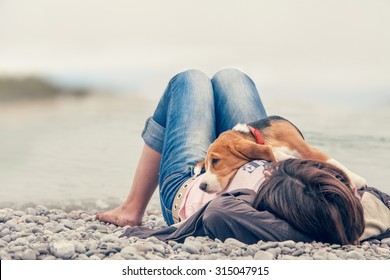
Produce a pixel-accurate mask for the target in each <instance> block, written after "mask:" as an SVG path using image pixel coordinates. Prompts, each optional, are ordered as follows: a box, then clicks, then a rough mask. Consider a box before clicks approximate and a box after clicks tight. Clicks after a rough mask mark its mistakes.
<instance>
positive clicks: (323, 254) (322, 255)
mask: <svg viewBox="0 0 390 280" xmlns="http://www.w3.org/2000/svg"><path fill="white" fill-rule="evenodd" d="M327 254H328V252H327V251H324V250H320V251H317V252H315V253H314V254H313V259H314V260H326V259H327Z"/></svg>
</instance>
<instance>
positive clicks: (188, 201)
mask: <svg viewBox="0 0 390 280" xmlns="http://www.w3.org/2000/svg"><path fill="white" fill-rule="evenodd" d="M268 164H269V162H268V161H265V160H254V161H251V162H249V163H247V164H245V165H243V166H242V167H241V168H240V169H239V170H238V171H237V173H236V175H235V176H234V178H233V180H232V181H231V182H230V184H229V185H228V187H227V188H226V189H225V190H224V191H223V193H225V192H230V191H233V190H237V189H243V188H246V189H252V190H254V191H256V192H257V190H258V189H259V187H260V185H261V184H262V183H263V181H264V179H265V176H264V170H265V168H266V166H267V165H268ZM203 176H204V175H203V174H202V175H199V176H198V177H197V178H196V179H195V180H194V181H192V182H191V183H190V186H189V187H188V189H187V191H186V193H185V195H184V199H183V201H182V204H181V205H180V210H179V217H180V219H181V220H182V221H183V220H185V219H188V218H189V217H190V216H191V215H193V214H194V213H195V212H197V211H198V210H199V209H200V208H202V206H203V205H205V204H206V203H207V202H209V201H210V200H212V199H213V198H215V197H216V196H218V195H219V194H215V193H214V194H208V193H206V192H204V191H202V190H200V189H199V185H200V183H201V181H202V178H203Z"/></svg>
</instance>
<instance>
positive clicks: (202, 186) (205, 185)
mask: <svg viewBox="0 0 390 280" xmlns="http://www.w3.org/2000/svg"><path fill="white" fill-rule="evenodd" d="M199 189H201V190H202V191H204V192H205V191H206V190H207V183H201V184H200V186H199Z"/></svg>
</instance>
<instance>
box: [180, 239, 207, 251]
mask: <svg viewBox="0 0 390 280" xmlns="http://www.w3.org/2000/svg"><path fill="white" fill-rule="evenodd" d="M181 249H182V250H183V251H184V252H187V253H190V254H200V251H201V249H202V243H200V242H197V241H191V240H188V239H186V240H185V242H184V244H183V245H182V246H181Z"/></svg>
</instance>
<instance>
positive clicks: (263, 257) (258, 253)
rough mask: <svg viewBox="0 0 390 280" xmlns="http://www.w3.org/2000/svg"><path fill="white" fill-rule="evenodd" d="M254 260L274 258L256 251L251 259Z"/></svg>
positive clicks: (266, 253)
mask: <svg viewBox="0 0 390 280" xmlns="http://www.w3.org/2000/svg"><path fill="white" fill-rule="evenodd" d="M253 258H254V259H255V260H274V259H275V256H274V255H273V254H272V253H270V252H266V251H258V252H257V253H256V254H255V256H254V257H253Z"/></svg>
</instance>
